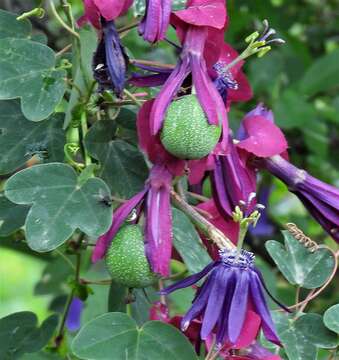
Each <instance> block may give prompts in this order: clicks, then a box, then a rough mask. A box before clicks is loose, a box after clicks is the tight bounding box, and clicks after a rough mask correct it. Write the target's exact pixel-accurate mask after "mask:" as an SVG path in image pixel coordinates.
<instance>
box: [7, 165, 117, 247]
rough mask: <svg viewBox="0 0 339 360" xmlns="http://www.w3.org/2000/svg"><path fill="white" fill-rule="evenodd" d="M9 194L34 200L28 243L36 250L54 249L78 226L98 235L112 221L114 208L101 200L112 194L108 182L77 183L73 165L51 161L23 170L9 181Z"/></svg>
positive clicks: (14, 198)
mask: <svg viewBox="0 0 339 360" xmlns="http://www.w3.org/2000/svg"><path fill="white" fill-rule="evenodd" d="M5 195H6V196H7V198H8V199H9V200H11V201H13V202H14V203H16V204H24V205H27V204H32V208H31V209H30V211H29V213H28V216H27V218H26V223H25V225H26V236H27V242H28V245H29V246H30V247H31V248H32V249H33V250H35V251H39V252H45V251H51V250H53V249H55V248H57V247H58V246H60V245H61V244H63V243H64V242H65V241H66V240H67V239H68V238H69V237H70V236H71V235H72V234H73V232H74V231H75V230H76V229H80V230H81V231H83V232H84V233H86V234H87V235H89V236H93V237H98V236H100V235H101V234H103V233H104V232H105V231H107V230H108V228H109V226H110V224H111V222H112V211H111V208H110V207H108V206H106V204H104V203H103V202H101V201H100V198H101V196H106V195H107V196H109V197H110V191H109V188H108V187H107V185H106V184H105V183H104V182H103V181H102V180H101V179H97V178H91V179H89V180H88V181H87V182H86V183H85V184H82V185H79V184H78V183H77V175H76V173H75V171H74V169H73V168H71V167H70V166H69V165H66V164H61V163H51V164H42V165H36V166H33V167H31V168H28V169H25V170H22V171H19V172H18V173H16V174H15V175H13V176H12V177H11V178H10V179H9V180H8V181H7V182H6V185H5Z"/></svg>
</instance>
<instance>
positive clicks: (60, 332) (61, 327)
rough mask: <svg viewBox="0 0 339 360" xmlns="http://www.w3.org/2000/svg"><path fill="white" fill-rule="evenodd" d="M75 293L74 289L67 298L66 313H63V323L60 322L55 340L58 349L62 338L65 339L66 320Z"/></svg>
mask: <svg viewBox="0 0 339 360" xmlns="http://www.w3.org/2000/svg"><path fill="white" fill-rule="evenodd" d="M74 293H75V290H74V289H72V291H71V292H70V293H69V295H68V297H67V301H66V305H65V308H64V312H63V313H62V317H61V322H60V325H59V329H58V332H57V336H56V338H55V339H56V345H57V347H58V346H59V345H60V343H61V341H62V338H63V333H64V328H65V323H66V320H67V316H68V312H69V309H70V307H71V303H72V300H73V298H74Z"/></svg>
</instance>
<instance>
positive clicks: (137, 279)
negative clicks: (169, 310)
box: [106, 225, 157, 288]
mask: <svg viewBox="0 0 339 360" xmlns="http://www.w3.org/2000/svg"><path fill="white" fill-rule="evenodd" d="M106 266H107V270H108V272H109V273H110V275H111V277H112V279H113V281H115V282H117V283H119V284H122V285H125V286H126V287H130V288H144V287H147V286H149V285H152V284H153V283H154V282H155V281H156V280H157V276H156V275H155V274H154V273H152V271H151V269H150V266H149V263H148V261H147V258H146V255H145V250H144V237H143V233H142V230H141V228H140V226H139V225H125V226H123V227H122V228H121V229H120V230H119V231H118V232H117V234H116V235H115V237H114V239H113V241H112V244H111V246H110V247H109V249H108V251H107V254H106Z"/></svg>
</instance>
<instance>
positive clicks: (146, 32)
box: [138, 0, 172, 43]
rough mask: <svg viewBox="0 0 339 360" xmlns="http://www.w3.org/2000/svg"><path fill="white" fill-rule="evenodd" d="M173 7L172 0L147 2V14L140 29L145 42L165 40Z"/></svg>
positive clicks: (150, 0) (147, 0) (149, 0)
mask: <svg viewBox="0 0 339 360" xmlns="http://www.w3.org/2000/svg"><path fill="white" fill-rule="evenodd" d="M171 5H172V1H171V0H146V13H145V16H144V18H143V19H142V21H141V22H140V24H139V28H138V29H139V33H140V34H141V35H142V36H143V38H144V40H146V41H149V42H151V43H155V42H157V41H159V40H163V39H164V38H165V35H166V31H167V28H168V25H169V21H170V15H171Z"/></svg>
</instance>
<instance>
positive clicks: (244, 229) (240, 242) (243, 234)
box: [237, 222, 249, 253]
mask: <svg viewBox="0 0 339 360" xmlns="http://www.w3.org/2000/svg"><path fill="white" fill-rule="evenodd" d="M248 225H249V224H248V223H247V222H246V223H244V224H242V223H240V229H239V237H238V243H237V250H238V253H240V251H241V249H242V247H243V245H244V240H245V237H246V234H247V230H248Z"/></svg>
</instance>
